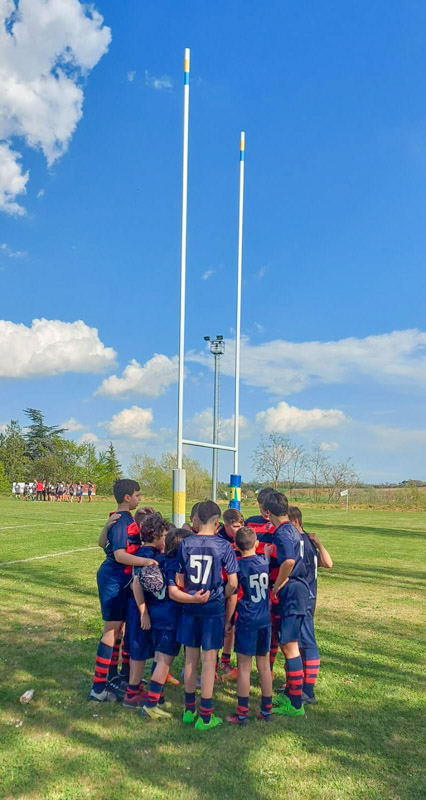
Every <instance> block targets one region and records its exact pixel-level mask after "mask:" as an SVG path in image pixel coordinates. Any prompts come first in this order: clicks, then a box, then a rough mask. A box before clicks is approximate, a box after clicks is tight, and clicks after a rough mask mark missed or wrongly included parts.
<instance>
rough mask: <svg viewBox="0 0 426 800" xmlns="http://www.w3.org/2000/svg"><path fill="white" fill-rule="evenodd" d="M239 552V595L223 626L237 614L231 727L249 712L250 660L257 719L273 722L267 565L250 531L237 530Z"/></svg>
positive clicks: (230, 604) (234, 597) (229, 605)
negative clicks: (256, 686)
mask: <svg viewBox="0 0 426 800" xmlns="http://www.w3.org/2000/svg"><path fill="white" fill-rule="evenodd" d="M236 542H237V546H238V548H239V550H240V552H241V558H240V561H239V563H238V566H239V575H238V578H239V587H240V588H239V592H238V595H237V594H233V595H232V596H231V597H230V598H229V599H228V601H227V606H226V624H227V627H229V626H230V625H231V620H232V617H233V614H234V611H235V608H236V610H237V621H236V625H235V646H234V650H235V652H236V653H237V660H238V678H237V688H238V705H237V713H236V714H233V715H232V716H230V717H227V721H228V722H231V723H233V724H237V725H238V724H239V725H247V722H248V711H249V694H250V675H251V667H252V657H253V656H256V666H257V670H258V673H259V678H260V687H261V690H262V703H261V708H260V711H259V713H258V714H257V718H258V719H260V720H262V721H264V722H270V721H271V720H272V716H271V714H272V676H271V670H270V668H269V647H270V643H271V622H270V615H269V565H268V562H267V561H266V558H265V557H264V556H262V555H260V556H259V555H257V554H256V534H255V532H254V531H253V530H252V528H249V527H245V528H240V530H239V531H238V533H237V536H236Z"/></svg>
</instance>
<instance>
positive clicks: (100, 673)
mask: <svg viewBox="0 0 426 800" xmlns="http://www.w3.org/2000/svg"><path fill="white" fill-rule="evenodd" d="M112 650H113V648H112V647H109V646H108V645H107V644H105V643H104V642H103V641H102V639H101V641H100V642H99V644H98V651H97V653H96V665H95V674H94V677H93V690H94V691H95V692H96V694H101V692H103V690H104V689H105V688H106V684H107V678H108V671H109V667H110V664H111V660H112Z"/></svg>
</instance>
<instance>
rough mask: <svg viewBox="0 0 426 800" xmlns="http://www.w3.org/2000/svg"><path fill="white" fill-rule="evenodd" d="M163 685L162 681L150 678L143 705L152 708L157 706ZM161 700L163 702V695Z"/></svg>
mask: <svg viewBox="0 0 426 800" xmlns="http://www.w3.org/2000/svg"><path fill="white" fill-rule="evenodd" d="M163 685H164V684H162V683H158V681H153V680H152V678H151V681H150V684H149V689H148V692H147V700H146V703H145V705H146V706H148V708H153V707H154V706H157V705H158V704H159V702H160V699H161V694H162V691H163ZM163 702H164V695H163Z"/></svg>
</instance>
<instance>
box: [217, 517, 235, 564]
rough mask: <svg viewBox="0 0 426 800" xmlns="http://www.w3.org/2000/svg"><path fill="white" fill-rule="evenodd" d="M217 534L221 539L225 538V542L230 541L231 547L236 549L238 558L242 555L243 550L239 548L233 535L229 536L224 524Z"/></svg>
mask: <svg viewBox="0 0 426 800" xmlns="http://www.w3.org/2000/svg"><path fill="white" fill-rule="evenodd" d="M216 536H220V538H221V539H223V540H224V541H225V542H228V543H229V544H230V545H231V547H232V549H233V550H234V552H235V555H236V556H237V558H240V557H241V550H239V548H238V547H237V543H236V541H235V539H233V538H232V536H228V534H227V533H226V530H225V526H224V525H222V527H221V528H219V530H218V532H217V534H216Z"/></svg>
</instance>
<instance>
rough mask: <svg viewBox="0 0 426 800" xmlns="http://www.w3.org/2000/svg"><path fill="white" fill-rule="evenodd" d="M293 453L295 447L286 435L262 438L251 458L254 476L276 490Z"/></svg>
mask: <svg viewBox="0 0 426 800" xmlns="http://www.w3.org/2000/svg"><path fill="white" fill-rule="evenodd" d="M294 452H295V445H294V444H293V442H292V441H291V439H290V438H289V437H288V436H287V435H285V434H283V433H270V434H269V436H262V437H261V439H260V442H259V444H258V446H257V448H256V450H255V451H254V453H253V456H252V462H253V466H254V470H255V473H256V476H257V477H258V478H259V480H261V481H265V480H267V481H269V482H270V483H272V486H273V487H274V489H276V488H277V487H278V484H279V483H281V481H282V480H283V479H284V476H285V474H286V473H287V471H288V469H289V467H290V464H291V462H292V459H293V456H294Z"/></svg>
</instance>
